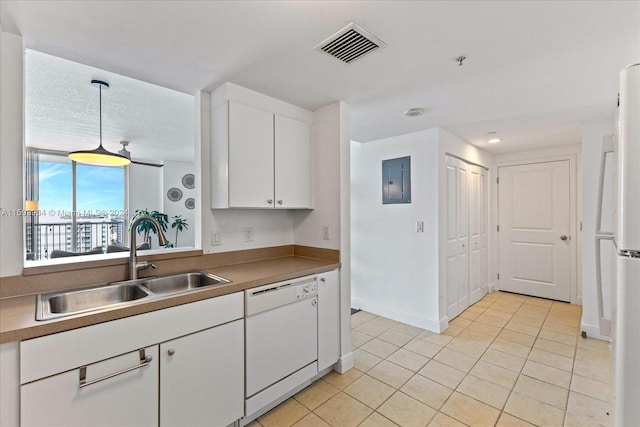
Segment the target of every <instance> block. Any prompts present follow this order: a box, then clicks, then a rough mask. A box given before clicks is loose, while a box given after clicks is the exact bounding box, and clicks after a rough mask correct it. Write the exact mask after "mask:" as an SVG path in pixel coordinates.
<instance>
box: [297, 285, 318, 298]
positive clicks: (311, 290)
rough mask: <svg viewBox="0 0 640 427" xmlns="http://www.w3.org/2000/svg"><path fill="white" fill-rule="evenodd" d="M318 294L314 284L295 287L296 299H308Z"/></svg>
mask: <svg viewBox="0 0 640 427" xmlns="http://www.w3.org/2000/svg"><path fill="white" fill-rule="evenodd" d="M317 294H318V285H317V284H316V282H312V283H305V284H303V285H298V286H296V298H298V299H301V298H308V297H310V296H314V295H317Z"/></svg>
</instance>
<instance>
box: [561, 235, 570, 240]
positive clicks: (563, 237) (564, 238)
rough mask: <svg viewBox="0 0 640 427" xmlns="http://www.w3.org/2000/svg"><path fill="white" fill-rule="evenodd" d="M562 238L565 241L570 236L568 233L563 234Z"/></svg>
mask: <svg viewBox="0 0 640 427" xmlns="http://www.w3.org/2000/svg"><path fill="white" fill-rule="evenodd" d="M560 240H563V241H566V240H569V236H567V235H566V234H563V235H562V236H560Z"/></svg>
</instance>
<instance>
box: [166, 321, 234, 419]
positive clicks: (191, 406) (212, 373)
mask: <svg viewBox="0 0 640 427" xmlns="http://www.w3.org/2000/svg"><path fill="white" fill-rule="evenodd" d="M243 335H244V320H242V319H240V320H236V321H234V322H230V323H226V324H224V325H221V326H217V327H215V328H210V329H205V330H204V331H201V332H197V333H195V334H191V335H187V336H185V337H182V338H178V339H175V340H172V341H168V342H165V343H163V344H160V425H161V426H226V425H229V424H231V423H232V422H234V421H236V420H238V419H240V418H241V417H242V416H243V415H244V364H243V360H244V339H243Z"/></svg>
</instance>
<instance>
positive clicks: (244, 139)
mask: <svg viewBox="0 0 640 427" xmlns="http://www.w3.org/2000/svg"><path fill="white" fill-rule="evenodd" d="M273 161H274V154H273V114H272V113H270V112H268V111H264V110H260V109H258V108H253V107H250V106H248V105H243V104H239V103H237V102H230V103H229V207H232V208H270V207H273V197H274V196H273V171H274V164H273Z"/></svg>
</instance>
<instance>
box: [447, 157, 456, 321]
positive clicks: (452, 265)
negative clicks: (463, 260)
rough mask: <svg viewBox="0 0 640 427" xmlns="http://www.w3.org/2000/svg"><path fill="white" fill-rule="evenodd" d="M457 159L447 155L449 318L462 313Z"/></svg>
mask: <svg viewBox="0 0 640 427" xmlns="http://www.w3.org/2000/svg"><path fill="white" fill-rule="evenodd" d="M457 161H458V160H457V159H455V158H453V157H450V156H447V159H446V163H447V164H446V171H447V174H446V176H447V178H446V186H447V202H446V203H447V215H446V221H447V243H446V252H447V261H446V273H445V274H446V284H447V286H446V289H447V295H446V301H447V317H448V318H449V320H451V319H453V318H454V317H456V316H457V315H458V314H460V310H459V309H458V277H459V273H460V272H459V271H458V252H459V250H458V249H459V246H460V244H459V242H458V168H457Z"/></svg>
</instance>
